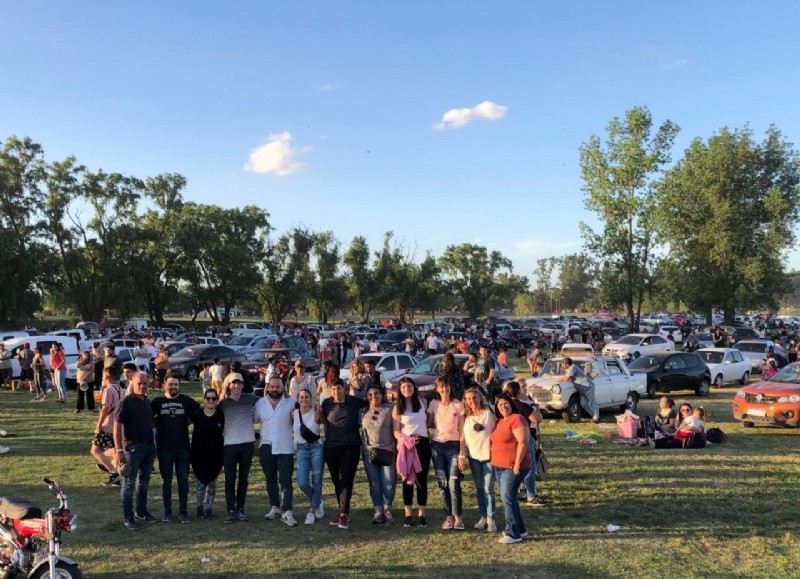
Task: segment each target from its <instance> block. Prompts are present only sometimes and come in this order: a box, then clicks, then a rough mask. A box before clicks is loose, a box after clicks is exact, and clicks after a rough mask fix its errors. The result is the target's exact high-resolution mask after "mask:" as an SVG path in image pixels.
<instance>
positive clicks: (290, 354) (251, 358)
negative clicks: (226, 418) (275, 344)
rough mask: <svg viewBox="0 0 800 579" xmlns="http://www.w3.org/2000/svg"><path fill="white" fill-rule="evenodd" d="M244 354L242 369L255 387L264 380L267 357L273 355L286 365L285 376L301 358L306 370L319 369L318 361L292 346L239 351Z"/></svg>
mask: <svg viewBox="0 0 800 579" xmlns="http://www.w3.org/2000/svg"><path fill="white" fill-rule="evenodd" d="M239 353H240V354H243V355H244V356H245V358H246V359H245V361H244V362H242V371H243V372H245V373H246V374H247V376H248V377H249V383H250V384H251V385H252V386H253V387H257V386H258V385H259V384H261V383H263V382H264V376H265V375H266V369H267V366H268V365H269V357H270V356H274V357H275V359H276V360H282V361H283V362H284V366H285V367H286V373H287V377H288V376H290V375H292V374H293V373H294V363H295V361H296V360H302V361H303V366H305V369H306V372H309V373H310V374H316V373H317V372H318V371H319V362H318V361H317V359H316V358H312V357H311V356H309V355H308V353H307V352H305V351H302V350H296V349H292V348H264V349H258V350H242V351H241V352H239Z"/></svg>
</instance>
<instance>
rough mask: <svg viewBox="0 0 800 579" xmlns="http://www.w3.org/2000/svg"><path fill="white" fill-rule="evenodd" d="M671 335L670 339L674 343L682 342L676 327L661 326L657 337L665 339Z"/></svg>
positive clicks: (681, 335)
mask: <svg viewBox="0 0 800 579" xmlns="http://www.w3.org/2000/svg"><path fill="white" fill-rule="evenodd" d="M670 334H672V339H673V340H675V341H676V342H683V334H682V333H681V329H680V328H679V327H678V326H661V327H660V328H659V329H658V335H659V336H661V337H662V338H667V336H669V335H670Z"/></svg>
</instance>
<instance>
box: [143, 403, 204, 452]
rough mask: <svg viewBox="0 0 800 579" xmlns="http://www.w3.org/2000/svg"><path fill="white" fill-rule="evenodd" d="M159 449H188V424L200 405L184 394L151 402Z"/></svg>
mask: <svg viewBox="0 0 800 579" xmlns="http://www.w3.org/2000/svg"><path fill="white" fill-rule="evenodd" d="M152 406H153V418H154V420H155V424H156V444H157V445H158V447H159V448H169V449H176V448H189V423H191V422H192V418H193V417H194V414H195V413H196V412H197V409H198V408H200V403H199V402H197V400H195V399H194V398H190V397H189V396H186V394H178V395H177V396H176V397H175V398H167V397H166V396H161V397H159V398H156V399H155V400H153V402H152Z"/></svg>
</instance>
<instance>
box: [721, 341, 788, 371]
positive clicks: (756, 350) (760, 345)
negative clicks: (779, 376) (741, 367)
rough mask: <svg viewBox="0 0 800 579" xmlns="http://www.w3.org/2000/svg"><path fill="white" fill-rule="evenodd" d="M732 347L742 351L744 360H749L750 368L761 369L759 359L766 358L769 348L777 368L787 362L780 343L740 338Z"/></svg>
mask: <svg viewBox="0 0 800 579" xmlns="http://www.w3.org/2000/svg"><path fill="white" fill-rule="evenodd" d="M734 347H735V348H736V349H737V350H739V351H740V352H741V353H742V356H743V357H744V359H745V360H749V362H750V368H751V370H755V371H761V361H762V360H765V359H766V357H767V354H768V353H769V351H770V350H772V352H773V353H774V354H775V358H776V359H777V360H778V367H779V368H783V367H784V366H785V365H786V364H787V363H788V360H787V359H786V351H785V350H784V349H783V348H782V347H781V346H780V344H776V343H775V342H770V341H769V340H742V341H741V342H736V344H735V345H734Z"/></svg>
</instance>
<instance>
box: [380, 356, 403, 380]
mask: <svg viewBox="0 0 800 579" xmlns="http://www.w3.org/2000/svg"><path fill="white" fill-rule="evenodd" d="M375 369H376V370H377V371H378V372H380V373H381V374H382V375H383V378H384V380H391V379H392V378H394V377H395V376H399V375H400V374H401V373H402V372H398V370H397V359H396V357H395V356H391V355H389V356H384V357H383V358H381V359H380V361H379V362H378V365H377V366H376V367H375Z"/></svg>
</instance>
